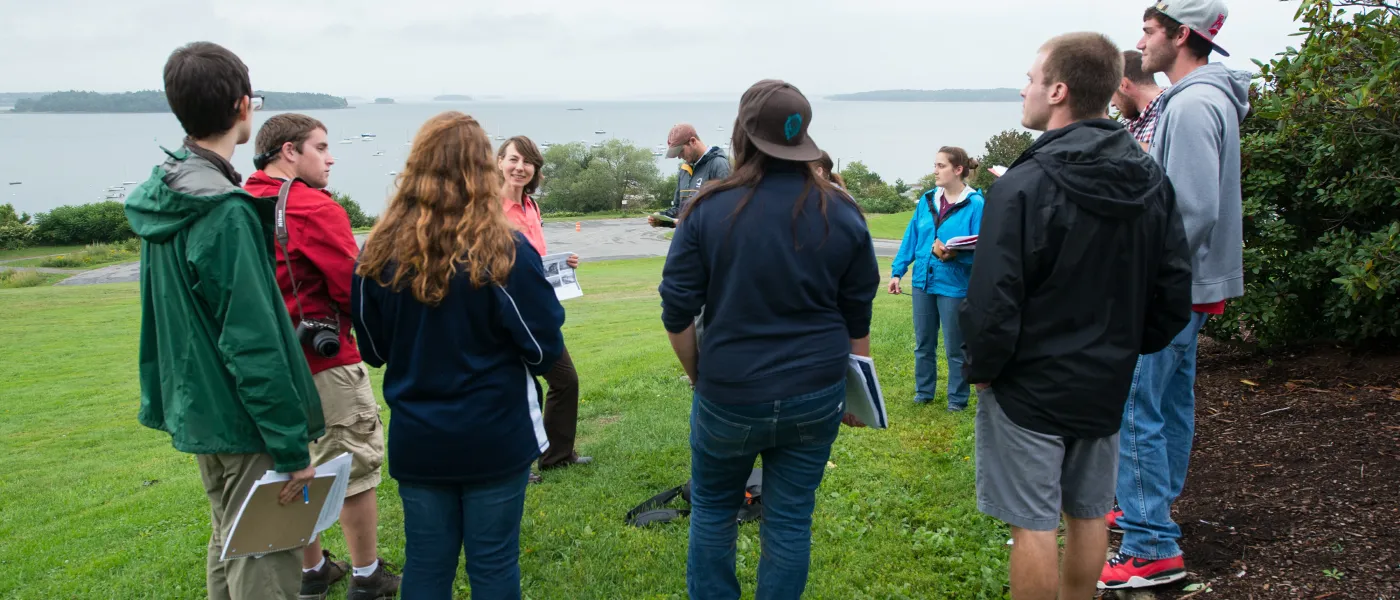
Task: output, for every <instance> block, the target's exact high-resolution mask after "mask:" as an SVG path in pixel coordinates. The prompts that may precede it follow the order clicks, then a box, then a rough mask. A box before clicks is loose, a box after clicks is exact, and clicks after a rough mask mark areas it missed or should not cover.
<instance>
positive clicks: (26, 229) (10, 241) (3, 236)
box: [0, 223, 34, 250]
mask: <svg viewBox="0 0 1400 600" xmlns="http://www.w3.org/2000/svg"><path fill="white" fill-rule="evenodd" d="M33 244H34V228H33V227H30V226H28V225H20V224H17V223H16V224H14V225H0V250H19V249H22V248H28V247H29V246H32V245H33Z"/></svg>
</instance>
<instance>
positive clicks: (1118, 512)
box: [1104, 507, 1123, 533]
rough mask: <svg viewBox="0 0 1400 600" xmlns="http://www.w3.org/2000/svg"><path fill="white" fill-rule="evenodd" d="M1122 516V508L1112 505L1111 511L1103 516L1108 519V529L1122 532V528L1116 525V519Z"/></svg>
mask: <svg viewBox="0 0 1400 600" xmlns="http://www.w3.org/2000/svg"><path fill="white" fill-rule="evenodd" d="M1121 518H1123V509H1121V508H1118V507H1114V508H1113V512H1111V513H1108V516H1107V517H1104V519H1105V520H1107V521H1108V530H1109V531H1112V532H1113V533H1123V528H1122V527H1119V526H1118V519H1121Z"/></svg>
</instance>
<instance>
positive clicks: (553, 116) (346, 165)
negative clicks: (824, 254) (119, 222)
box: [0, 97, 1021, 213]
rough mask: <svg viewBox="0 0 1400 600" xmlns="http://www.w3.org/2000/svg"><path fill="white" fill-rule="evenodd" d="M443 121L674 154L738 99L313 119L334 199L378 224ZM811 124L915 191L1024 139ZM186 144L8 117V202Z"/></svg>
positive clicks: (96, 179) (857, 120)
mask: <svg viewBox="0 0 1400 600" xmlns="http://www.w3.org/2000/svg"><path fill="white" fill-rule="evenodd" d="M571 109H582V110H571ZM446 110H458V111H462V112H465V113H467V114H470V115H472V116H474V117H476V118H477V120H478V121H480V122H481V123H482V126H483V127H484V128H485V129H486V131H487V133H488V134H489V135H490V136H491V137H492V140H493V143H497V144H499V142H497V141H495V140H496V138H497V137H498V136H499V137H501V138H509V137H511V136H514V135H527V136H530V138H532V139H533V140H535V142H536V143H541V142H549V143H554V144H563V143H568V142H588V143H589V144H592V143H596V142H600V141H604V140H607V139H609V138H619V139H624V140H629V141H631V142H632V143H634V144H637V145H638V146H641V147H643V148H646V149H648V150H655V149H658V148H659V147H660V146H662V145H664V144H665V141H666V134H667V132H668V131H669V130H670V128H671V126H672V125H674V124H675V123H678V122H689V123H692V124H694V125H695V127H696V129H697V130H698V131H699V133H700V137H701V138H702V139H703V140H704V142H705V143H706V144H709V145H713V146H718V145H722V144H725V143H728V142H729V139H730V133H731V129H732V127H733V126H734V118H735V115H736V113H737V110H738V99H737V97H736V99H735V101H734V102H714V101H708V102H680V101H634V102H506V101H482V102H432V103H420V104H385V105H376V104H360V105H355V106H354V107H352V108H349V109H342V110H321V111H305V114H308V115H311V116H314V117H316V118H317V119H320V120H321V121H322V122H323V123H325V124H326V127H327V128H328V129H329V130H330V131H329V133H330V138H331V141H332V145H331V153H332V154H333V155H334V156H335V158H336V164H335V166H334V167H332V168H331V188H332V189H335V190H337V191H340V192H345V193H348V194H350V195H351V196H352V197H354V198H355V200H356V201H358V202H359V203H360V205H361V206H362V207H364V209H365V211H366V212H367V213H378V212H379V211H380V210H381V209H382V207H383V206H384V204H385V202H386V200H387V198H388V195H389V194H390V193H391V192H392V189H393V184H394V177H393V176H392V175H391V173H395V172H397V171H400V170H401V169H402V167H403V163H404V160H405V159H406V158H407V156H408V151H409V149H410V146H409V145H408V144H409V143H410V142H411V140H412V138H413V134H414V132H415V131H417V129H418V128H419V127H420V126H421V125H422V124H423V122H424V121H425V120H427V119H428V118H429V117H432V116H433V115H435V114H437V113H440V112H442V111H446ZM812 113H813V116H812V125H811V130H810V133H811V136H812V138H813V139H814V140H815V141H816V142H817V144H818V145H820V146H821V147H822V149H824V150H826V151H828V152H829V153H830V154H831V156H832V157H833V158H835V159H837V160H839V161H840V162H841V163H842V164H843V165H844V164H846V163H849V162H851V161H854V160H859V161H862V162H864V163H865V164H866V165H867V166H868V167H870V168H871V169H872V170H874V171H875V172H877V173H879V174H880V175H881V176H882V177H883V178H884V179H885V181H887V182H893V181H894V180H895V179H897V178H902V179H904V181H906V182H908V183H910V184H913V183H914V182H915V181H917V180H918V179H919V178H920V177H922V176H924V175H925V174H927V173H929V172H931V171H932V170H933V162H934V158H935V154H936V153H937V151H938V148H939V147H940V146H962V147H963V148H965V149H967V151H968V153H969V154H972V155H973V156H976V155H979V154H981V153H982V152H983V144H985V143H986V141H987V139H988V138H990V137H991V136H993V135H995V134H996V133H998V132H1000V131H1003V130H1007V129H1020V115H1021V106H1020V104H1018V103H1014V102H1007V103H922V102H834V101H824V100H815V101H814V102H813V109H812ZM272 114H276V113H272V112H258V113H256V116H255V122H254V126H255V128H256V127H257V126H260V125H261V124H262V122H263V121H264V120H266V119H267V118H268V117H269V116H271V115H272ZM598 132H603V133H598ZM366 133H370V134H374V137H373V138H372V139H371V141H361V139H362V137H361V136H362V134H366ZM255 135H256V129H255ZM182 138H183V132H182V131H181V129H180V124H179V122H177V121H176V120H175V117H174V115H171V114H168V113H166V114H15V113H0V203H5V202H9V203H12V204H14V205H15V209H16V210H17V211H20V212H29V213H36V212H44V211H48V210H51V209H53V208H54V207H56V206H61V205H65V204H85V203H88V202H95V201H101V200H104V199H106V198H107V196H117V195H119V194H122V193H123V192H130V190H131V189H132V188H134V187H135V186H134V185H127V186H123V183H124V182H141V181H144V180H145V179H146V178H147V177H149V175H150V173H151V168H152V167H153V166H154V165H156V164H159V163H160V162H162V161H163V160H164V154H163V153H162V152H161V150H160V146H165V147H166V148H171V149H174V148H176V147H178V146H179V144H180V140H181V139H182ZM347 139H348V140H349V141H344V142H342V140H347ZM253 154H254V153H253V147H252V144H251V143H250V144H248V145H244V146H240V147H239V148H238V152H237V154H235V155H234V160H233V163H234V166H235V167H236V168H237V169H238V170H239V171H240V172H241V173H242V174H243V175H244V176H245V177H246V176H247V175H249V174H251V173H252V172H253V166H252V160H253V158H252V157H253ZM657 166H658V167H659V168H660V169H661V172H662V174H663V175H669V174H670V173H673V172H675V170H676V169H677V168H678V166H679V161H678V160H676V159H665V158H658V159H657ZM11 182H19V185H9V184H10V183H11ZM109 188H115V189H110V190H109ZM113 199H116V200H120V197H118V198H113Z"/></svg>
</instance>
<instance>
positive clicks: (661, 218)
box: [651, 212, 676, 227]
mask: <svg viewBox="0 0 1400 600" xmlns="http://www.w3.org/2000/svg"><path fill="white" fill-rule="evenodd" d="M651 216H652V217H655V218H656V220H657V221H661V222H662V223H666V224H667V225H671V226H672V227H674V226H675V225H676V220H675V219H673V218H671V217H668V216H666V215H663V214H661V213H659V212H654V213H651Z"/></svg>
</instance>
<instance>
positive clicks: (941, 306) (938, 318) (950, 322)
mask: <svg viewBox="0 0 1400 600" xmlns="http://www.w3.org/2000/svg"><path fill="white" fill-rule="evenodd" d="M962 301H963V299H962V298H950V297H948V296H938V295H934V294H926V293H924V291H923V290H921V289H919V288H914V340H915V346H914V383H915V385H914V401H915V402H932V401H933V398H934V396H936V395H937V393H938V330H939V328H940V327H942V329H943V351H944V353H946V354H947V355H948V408H967V397H968V395H969V394H970V393H971V387H970V386H969V385H968V383H967V380H966V379H964V378H963V350H962V345H963V335H962V326H961V325H959V324H958V306H960V305H961V304H962Z"/></svg>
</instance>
